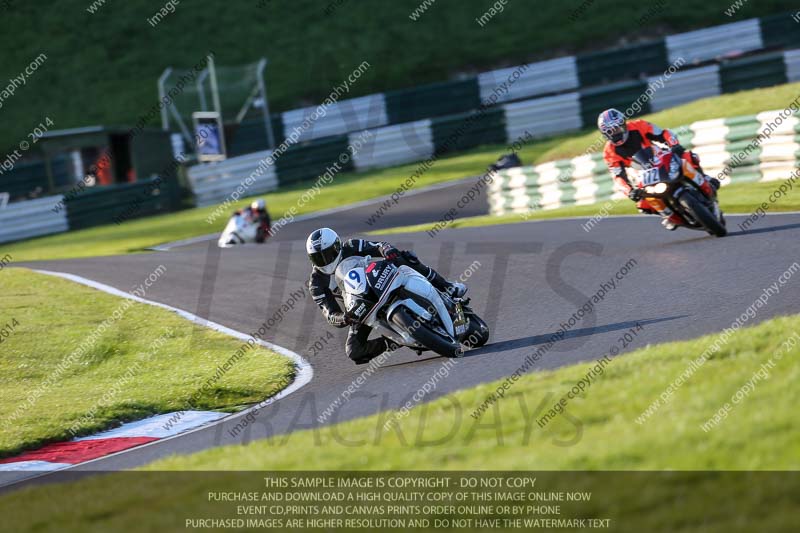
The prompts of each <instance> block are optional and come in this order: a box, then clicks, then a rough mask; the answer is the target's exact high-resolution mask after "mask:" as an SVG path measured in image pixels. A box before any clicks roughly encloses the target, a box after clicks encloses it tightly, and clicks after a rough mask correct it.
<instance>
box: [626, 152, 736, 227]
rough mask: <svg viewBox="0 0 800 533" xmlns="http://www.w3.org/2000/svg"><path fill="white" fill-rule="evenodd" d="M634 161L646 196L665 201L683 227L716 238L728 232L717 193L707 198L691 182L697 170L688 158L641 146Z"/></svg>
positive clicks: (656, 200) (640, 184) (651, 199)
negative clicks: (679, 219)
mask: <svg viewBox="0 0 800 533" xmlns="http://www.w3.org/2000/svg"><path fill="white" fill-rule="evenodd" d="M633 160H634V162H635V163H636V164H637V165H638V167H639V184H638V186H639V188H641V189H643V190H644V193H645V198H646V199H648V200H649V201H651V202H652V203H657V202H658V201H660V202H663V203H664V204H666V205H667V206H668V207H669V208H671V209H672V210H673V211H674V212H675V213H677V215H678V216H679V217H680V218H681V220H682V224H681V226H683V227H686V228H689V229H696V230H701V231H706V232H708V233H709V234H710V235H713V236H715V237H724V236H725V235H727V234H728V230H727V228H726V224H725V216H724V214H723V213H722V211H721V210H720V208H719V202H718V201H717V198H716V195H715V196H714V197H708V196H707V195H706V194H705V193H704V192H703V191H702V190H701V189H700V187H699V186H698V185H697V183H695V182H694V180H693V178H695V177H696V176H697V175H698V171H697V169H695V168H694V167H693V166H692V165H691V164H690V163H689V162H688V161H686V160H685V159H683V158H681V157H680V156H678V155H677V154H674V153H672V152H671V151H669V150H664V149H661V148H656V149H655V150H653V149H652V148H643V149H642V150H639V152H637V153H636V155H634V156H633ZM653 200H655V201H654V202H653Z"/></svg>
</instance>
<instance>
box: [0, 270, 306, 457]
mask: <svg viewBox="0 0 800 533" xmlns="http://www.w3.org/2000/svg"><path fill="white" fill-rule="evenodd" d="M0 278H2V287H3V306H2V310H1V311H0V323H2V326H0V327H4V326H5V324H7V323H8V324H9V325H11V326H12V327H11V329H12V331H11V333H10V334H9V336H8V337H7V338H3V339H2V341H3V342H2V347H1V348H0V350H1V351H0V413H2V414H1V415H0V457H2V456H8V455H12V454H14V453H16V452H19V451H20V450H23V449H28V448H33V447H36V446H38V445H40V444H43V443H46V442H52V441H63V440H67V439H70V438H72V437H73V434H72V432H71V431H70V428H73V429H74V430H77V434H78V435H85V434H90V433H95V432H97V431H98V430H101V429H104V428H108V427H111V426H114V425H116V424H118V423H120V422H124V421H131V420H137V419H141V418H145V417H147V416H150V415H153V414H157V413H167V412H172V411H180V410H185V409H215V410H223V411H226V410H227V411H231V410H235V409H236V408H237V406H242V405H244V404H249V403H255V402H258V401H261V400H263V399H265V398H267V397H269V396H272V395H273V394H275V393H276V392H278V391H279V390H280V389H282V388H283V387H284V386H285V385H286V384H287V383H288V382H290V381H291V379H292V377H293V375H294V367H293V365H292V363H291V361H290V360H289V359H287V358H285V357H282V356H279V355H277V354H275V353H272V352H270V351H267V350H264V349H261V348H258V349H256V350H249V351H247V352H246V353H245V355H244V357H242V358H241V359H239V360H238V361H237V362H236V363H235V364H233V366H232V367H231V368H230V370H229V371H228V372H227V373H225V374H224V375H223V376H222V377H221V378H220V379H219V380H218V381H216V382H214V383H213V384H212V386H211V387H210V388H207V389H206V390H203V391H202V392H200V390H201V386H202V385H203V384H204V383H206V380H208V379H209V378H212V377H213V376H215V374H216V372H217V367H218V366H221V365H223V364H224V363H225V362H226V361H228V359H229V358H230V357H231V356H233V354H234V353H236V351H237V350H238V349H239V348H240V347H241V346H242V341H240V340H237V339H234V338H231V337H229V336H227V335H223V334H222V333H217V332H215V331H212V330H210V329H207V328H203V327H200V326H196V325H194V324H193V323H191V322H189V321H188V320H185V319H183V318H181V317H180V316H178V315H177V314H175V313H171V312H169V311H167V310H164V309H159V308H157V307H154V306H150V305H145V304H140V303H132V302H130V300H126V299H122V298H118V297H115V296H112V295H109V294H106V293H103V292H101V291H98V290H94V289H91V288H88V287H84V286H81V285H78V284H76V283H73V282H70V281H66V280H63V279H59V278H55V277H52V276H46V275H44V274H38V273H34V272H31V271H28V270H25V269H16V268H14V269H6V270H3V272H2V273H1V274H0ZM142 281H144V280H142ZM158 283H159V281H155V283H154V284H153V285H154V286H157V284H158ZM128 303H130V304H131V305H128V306H127V307H126V305H125V304H128ZM117 317H119V318H118V319H117ZM81 347H82V349H81ZM31 400H32V402H31ZM91 413H94V416H89V415H90V414H91Z"/></svg>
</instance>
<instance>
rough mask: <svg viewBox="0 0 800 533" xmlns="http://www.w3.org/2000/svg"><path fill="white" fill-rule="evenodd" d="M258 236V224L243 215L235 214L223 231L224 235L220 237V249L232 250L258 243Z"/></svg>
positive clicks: (218, 243) (218, 242)
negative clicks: (236, 247)
mask: <svg viewBox="0 0 800 533" xmlns="http://www.w3.org/2000/svg"><path fill="white" fill-rule="evenodd" d="M257 235H258V222H257V221H254V220H251V219H250V218H249V217H247V216H245V215H243V214H235V215H233V216H232V217H231V218H230V220H228V224H227V225H226V226H225V229H224V230H222V235H220V236H219V240H218V241H217V245H218V246H219V247H220V248H230V247H232V246H236V245H239V244H247V243H254V242H256V236H257Z"/></svg>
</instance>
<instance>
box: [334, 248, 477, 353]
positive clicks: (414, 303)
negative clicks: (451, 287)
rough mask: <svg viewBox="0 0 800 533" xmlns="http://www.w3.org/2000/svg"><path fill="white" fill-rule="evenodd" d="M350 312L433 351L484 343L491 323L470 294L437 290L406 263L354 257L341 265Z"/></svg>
mask: <svg viewBox="0 0 800 533" xmlns="http://www.w3.org/2000/svg"><path fill="white" fill-rule="evenodd" d="M335 280H336V285H337V286H338V288H339V289H340V291H341V297H342V299H343V303H344V308H345V313H346V314H347V316H348V318H349V319H350V321H351V322H352V323H353V324H363V325H366V326H369V327H371V328H373V329H374V330H375V331H376V332H377V333H379V334H380V335H383V336H384V337H386V338H389V339H391V340H393V341H394V342H396V343H397V344H399V345H401V346H406V347H408V348H411V349H412V350H414V351H416V352H417V353H418V354H421V353H422V352H423V351H425V350H432V351H434V352H436V353H438V354H439V355H443V356H445V357H461V356H462V355H463V354H464V349H463V348H462V344H464V345H466V346H467V347H469V348H477V347H479V346H483V345H484V344H486V342H487V341H488V340H489V327H488V326H487V325H486V322H484V321H483V320H482V319H481V318H480V317H479V316H478V315H477V314H475V312H474V311H473V310H472V309H470V308H469V307H468V306H467V303H469V300H468V299H463V300H462V299H461V298H451V297H450V296H449V295H447V294H444V293H440V292H439V291H437V290H436V289H435V288H434V287H433V285H431V284H430V282H429V281H428V280H427V279H425V276H422V275H420V274H419V273H418V272H417V271H416V270H414V269H413V268H411V267H407V266H405V265H401V266H398V265H395V264H394V263H392V262H390V261H385V260H383V259H372V258H371V257H369V256H367V257H361V256H354V257H348V258H347V259H344V260H343V261H342V262H341V263H340V264H339V266H338V267H337V268H336V275H335Z"/></svg>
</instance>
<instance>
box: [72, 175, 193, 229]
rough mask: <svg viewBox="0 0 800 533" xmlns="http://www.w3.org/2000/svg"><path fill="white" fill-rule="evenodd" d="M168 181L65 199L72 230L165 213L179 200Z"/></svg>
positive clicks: (139, 183) (121, 186)
mask: <svg viewBox="0 0 800 533" xmlns="http://www.w3.org/2000/svg"><path fill="white" fill-rule="evenodd" d="M172 187H174V185H173V184H172V182H170V181H169V180H164V182H161V181H160V179H159V178H152V179H149V180H140V181H137V182H135V183H125V184H119V185H113V186H110V187H97V188H95V189H87V190H85V191H83V192H81V193H79V194H76V195H74V196H72V197H70V198H68V199H67V200H66V210H67V220H68V222H69V229H70V230H75V229H83V228H89V227H92V226H100V225H103V224H113V223H121V222H125V221H127V220H130V219H134V218H140V217H144V216H149V215H154V214H158V213H166V212H169V211H172V210H174V209H176V208H177V201H176V200H177V198H176V195H175V194H174V191H173V190H171V189H172Z"/></svg>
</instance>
